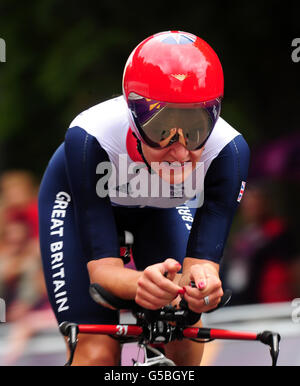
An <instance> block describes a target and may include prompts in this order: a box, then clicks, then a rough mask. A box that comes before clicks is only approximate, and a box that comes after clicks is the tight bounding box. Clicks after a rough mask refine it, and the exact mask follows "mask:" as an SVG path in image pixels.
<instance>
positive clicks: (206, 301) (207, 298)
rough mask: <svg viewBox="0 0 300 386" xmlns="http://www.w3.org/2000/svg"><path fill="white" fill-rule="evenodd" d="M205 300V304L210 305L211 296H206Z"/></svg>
mask: <svg viewBox="0 0 300 386" xmlns="http://www.w3.org/2000/svg"><path fill="white" fill-rule="evenodd" d="M203 300H204V303H205V305H206V306H208V305H209V296H204V298H203Z"/></svg>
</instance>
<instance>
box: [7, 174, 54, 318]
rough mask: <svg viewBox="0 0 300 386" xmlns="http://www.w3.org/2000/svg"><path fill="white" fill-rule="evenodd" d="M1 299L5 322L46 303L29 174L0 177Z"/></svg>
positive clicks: (33, 188) (34, 198)
mask: <svg viewBox="0 0 300 386" xmlns="http://www.w3.org/2000/svg"><path fill="white" fill-rule="evenodd" d="M0 225H1V226H0V297H1V298H3V299H4V300H5V302H6V310H7V315H6V320H7V321H8V322H9V321H14V320H16V319H18V318H20V317H21V316H22V315H25V314H26V313H27V312H28V311H29V310H32V309H36V308H39V307H43V306H45V305H47V304H48V299H47V295H46V290H45V289H44V284H42V280H43V276H42V267H41V259H40V251H39V244H38V210H37V184H36V182H35V179H34V177H33V176H32V174H31V173H30V172H27V171H23V170H20V171H19V170H12V171H7V172H5V173H3V174H2V176H1V178H0Z"/></svg>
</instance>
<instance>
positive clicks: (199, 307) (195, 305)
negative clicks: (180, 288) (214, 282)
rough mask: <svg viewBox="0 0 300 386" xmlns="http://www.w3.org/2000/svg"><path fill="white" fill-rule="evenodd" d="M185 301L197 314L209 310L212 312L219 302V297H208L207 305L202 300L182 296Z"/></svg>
mask: <svg viewBox="0 0 300 386" xmlns="http://www.w3.org/2000/svg"><path fill="white" fill-rule="evenodd" d="M184 298H185V300H186V301H187V302H188V305H189V308H190V309H191V310H192V311H194V312H197V313H200V312H206V311H209V310H212V309H214V308H216V307H217V305H218V304H219V303H220V301H221V296H218V295H217V294H214V295H209V296H208V299H209V304H208V305H207V304H206V303H205V301H204V298H198V299H197V298H194V297H190V296H189V295H187V294H186V295H185V296H184Z"/></svg>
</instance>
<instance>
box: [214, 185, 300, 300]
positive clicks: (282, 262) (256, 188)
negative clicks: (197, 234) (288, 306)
mask: <svg viewBox="0 0 300 386" xmlns="http://www.w3.org/2000/svg"><path fill="white" fill-rule="evenodd" d="M240 215H241V218H242V224H241V225H239V230H238V231H236V232H235V233H233V237H232V239H231V240H230V243H229V248H228V249H227V251H226V256H225V258H224V263H223V265H222V267H221V272H222V278H223V285H224V288H231V289H232V290H233V297H232V302H231V303H232V304H233V305H234V304H249V303H267V302H280V301H290V300H292V299H294V298H295V297H299V295H300V293H299V285H298V283H299V281H300V280H299V278H300V275H299V272H300V270H299V265H300V264H299V256H297V251H296V247H295V240H293V235H292V232H291V229H290V227H289V224H288V221H287V220H286V219H285V218H284V217H282V216H279V215H278V214H277V213H275V211H274V207H273V205H272V190H271V189H269V187H267V185H266V184H265V183H263V184H260V183H257V184H252V185H251V184H248V187H247V189H246V191H245V195H244V197H243V200H242V202H241V207H240Z"/></svg>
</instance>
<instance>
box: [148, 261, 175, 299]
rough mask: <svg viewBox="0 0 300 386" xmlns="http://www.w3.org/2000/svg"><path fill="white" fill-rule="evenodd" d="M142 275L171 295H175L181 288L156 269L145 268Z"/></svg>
mask: <svg viewBox="0 0 300 386" xmlns="http://www.w3.org/2000/svg"><path fill="white" fill-rule="evenodd" d="M162 270H163V269H162ZM144 276H145V279H146V280H149V281H150V282H152V283H154V284H155V285H156V286H157V287H158V288H160V289H161V290H163V291H166V292H168V293H170V294H172V295H176V294H177V293H178V291H179V290H182V288H181V287H179V286H178V285H177V284H175V283H174V282H173V281H171V280H169V279H167V278H166V277H164V275H163V273H162V272H161V271H160V270H158V269H155V268H146V269H145V271H144Z"/></svg>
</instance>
